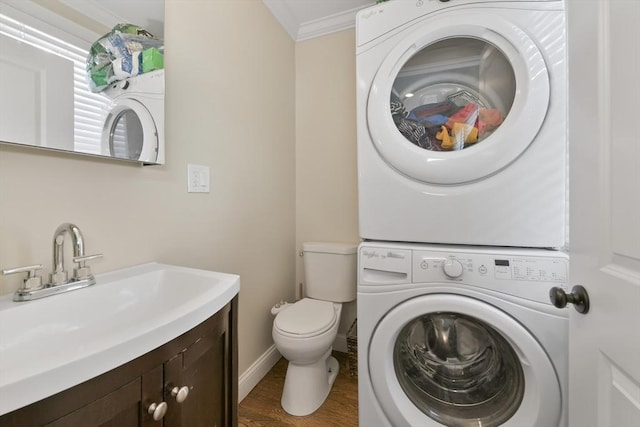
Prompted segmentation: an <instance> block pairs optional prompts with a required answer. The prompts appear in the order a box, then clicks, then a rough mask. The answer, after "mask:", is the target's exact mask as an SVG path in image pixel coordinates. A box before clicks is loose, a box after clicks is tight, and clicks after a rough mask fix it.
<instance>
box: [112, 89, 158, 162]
mask: <svg viewBox="0 0 640 427" xmlns="http://www.w3.org/2000/svg"><path fill="white" fill-rule="evenodd" d="M158 145H159V138H158V129H157V128H156V124H155V122H154V120H153V117H152V115H151V113H150V112H149V110H147V108H146V107H145V106H144V105H143V104H142V103H141V102H139V101H137V100H135V99H131V98H121V99H117V100H115V101H114V104H113V106H112V107H111V110H110V111H109V114H108V115H107V118H106V119H105V123H104V127H103V130H102V146H103V150H108V154H109V155H110V156H112V157H117V158H120V159H128V160H137V161H141V162H145V163H155V162H156V161H157V158H158Z"/></svg>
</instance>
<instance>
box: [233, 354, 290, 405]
mask: <svg viewBox="0 0 640 427" xmlns="http://www.w3.org/2000/svg"><path fill="white" fill-rule="evenodd" d="M281 357H282V356H281V355H280V352H278V349H276V345H275V344H273V345H272V346H271V347H269V348H268V349H267V351H265V352H264V353H263V354H262V356H260V357H259V358H258V360H256V361H255V362H253V364H252V365H251V366H249V368H248V369H247V370H246V371H244V372H243V373H242V375H240V378H238V402H242V400H243V399H244V398H245V397H247V395H248V394H249V393H250V392H251V390H253V388H254V387H255V386H256V385H257V384H258V383H259V382H260V380H261V379H262V378H264V376H265V375H267V373H269V371H270V370H271V368H273V366H274V365H275V364H276V363H278V360H280V358H281Z"/></svg>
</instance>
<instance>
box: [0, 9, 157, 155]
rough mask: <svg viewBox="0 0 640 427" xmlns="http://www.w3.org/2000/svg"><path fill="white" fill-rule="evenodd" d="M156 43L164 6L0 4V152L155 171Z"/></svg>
mask: <svg viewBox="0 0 640 427" xmlns="http://www.w3.org/2000/svg"><path fill="white" fill-rule="evenodd" d="M123 23H127V24H134V26H132V27H126V29H125V27H121V26H119V27H118V31H121V33H120V32H118V33H117V34H116V37H114V38H109V39H108V40H107V39H105V38H104V37H103V36H105V35H107V34H108V33H110V32H111V31H112V29H113V30H114V31H115V27H116V25H118V24H123ZM143 30H144V31H143ZM111 34H114V33H113V32H112V33H111ZM99 39H100V40H101V42H100V43H101V44H100V46H98V48H99V51H96V50H94V51H92V56H91V60H92V61H90V63H91V64H92V67H91V74H90V77H89V76H88V73H87V68H88V67H87V59H88V57H89V52H90V50H91V47H92V45H93V44H94V43H95V42H96V41H98V40H99ZM163 39H164V0H0V143H9V144H20V145H27V146H31V147H37V148H44V149H53V150H62V151H65V152H74V153H79V154H84V155H94V156H102V157H108V158H113V159H120V160H128V161H135V162H139V163H142V164H164V160H165V153H164V63H163V59H164V55H163V53H164V46H163V42H162V40H163ZM114 40H117V41H120V40H123V42H122V44H120V42H116V41H114ZM95 46H97V45H95ZM103 48H104V49H103ZM105 52H106V53H105ZM120 52H124V53H123V54H122V55H120ZM105 58H106V60H105ZM96 64H98V65H96ZM104 70H107V71H104Z"/></svg>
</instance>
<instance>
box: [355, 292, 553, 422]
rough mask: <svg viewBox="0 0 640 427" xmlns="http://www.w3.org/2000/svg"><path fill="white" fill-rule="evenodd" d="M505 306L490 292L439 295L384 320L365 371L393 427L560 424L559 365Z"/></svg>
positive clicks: (412, 301) (375, 334)
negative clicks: (557, 372) (400, 426)
mask: <svg viewBox="0 0 640 427" xmlns="http://www.w3.org/2000/svg"><path fill="white" fill-rule="evenodd" d="M446 287H447V288H450V286H449V285H446ZM441 289H445V287H443V288H441ZM458 291H459V292H465V291H464V290H458ZM440 292H442V291H440ZM473 294H474V295H477V294H475V293H473ZM501 304H503V305H504V304H505V302H504V301H501V300H500V299H498V298H493V297H491V296H488V295H485V296H483V300H479V299H476V298H474V297H471V296H465V295H464V294H457V293H456V294H450V293H444V292H443V293H433V294H426V295H421V296H417V297H414V298H411V299H408V300H406V301H404V302H402V303H400V304H397V305H394V306H393V308H391V309H390V310H389V312H388V313H387V314H386V315H385V316H384V317H383V318H382V319H380V321H379V322H378V323H377V325H376V328H375V330H374V332H373V335H372V336H371V339H370V341H369V343H368V352H367V355H366V357H367V361H368V365H367V373H366V374H367V375H368V376H367V379H368V380H370V383H371V387H372V388H373V391H374V393H375V396H376V399H377V403H378V404H379V405H380V407H381V409H382V411H383V412H384V413H385V415H386V416H387V418H388V420H389V423H390V424H391V425H420V426H425V427H431V426H441V425H446V426H450V427H487V426H499V425H500V426H505V427H521V426H552V425H553V426H555V425H558V421H559V420H560V416H561V408H562V404H563V402H562V397H561V394H560V384H559V381H558V377H557V375H556V371H555V368H554V366H553V364H552V363H551V360H550V359H549V357H548V356H547V353H546V351H545V349H544V348H542V347H541V345H540V343H539V342H538V340H537V339H536V337H534V336H532V335H531V333H530V332H529V330H528V329H526V327H525V326H523V325H521V324H520V323H519V322H518V321H517V320H516V319H514V317H512V314H513V313H512V314H508V313H506V312H504V311H502V310H501V309H498V308H497V307H499V306H500V305H501ZM523 310H525V311H526V310H527V309H524V308H523Z"/></svg>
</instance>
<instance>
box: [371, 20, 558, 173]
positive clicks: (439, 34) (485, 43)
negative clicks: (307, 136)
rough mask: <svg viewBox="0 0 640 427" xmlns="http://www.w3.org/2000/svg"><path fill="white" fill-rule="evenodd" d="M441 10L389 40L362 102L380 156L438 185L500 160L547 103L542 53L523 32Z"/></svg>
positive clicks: (521, 144) (513, 153) (534, 125)
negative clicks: (443, 14)
mask: <svg viewBox="0 0 640 427" xmlns="http://www.w3.org/2000/svg"><path fill="white" fill-rule="evenodd" d="M447 15H448V18H450V19H446V20H443V19H436V18H428V19H425V20H424V21H422V22H420V23H419V24H417V25H416V28H417V29H416V30H414V31H413V32H412V33H408V34H407V36H406V37H404V39H402V40H400V41H399V42H398V43H397V44H396V46H395V47H393V48H392V49H391V51H390V52H389V53H388V55H387V56H386V57H385V58H384V60H383V61H382V64H381V65H380V67H379V69H378V71H377V73H376V75H375V77H374V79H373V83H372V85H371V89H370V92H369V99H368V101H367V126H368V129H369V135H370V137H371V141H372V143H373V145H374V146H375V148H376V150H377V151H378V153H379V154H380V156H381V157H382V158H383V159H384V160H385V162H387V163H388V164H389V165H391V166H392V167H393V168H395V169H396V170H397V171H399V172H400V173H401V174H403V175H405V176H407V177H409V178H412V179H415V180H417V181H421V182H424V183H429V184H439V185H449V184H464V183H468V182H472V181H476V180H479V179H483V178H486V177H488V176H491V175H493V174H495V173H497V172H499V171H500V170H501V169H503V168H505V167H507V166H508V165H509V164H510V163H512V162H513V161H514V160H516V159H517V158H518V157H519V156H520V155H521V154H522V153H523V152H524V151H525V150H526V149H527V147H528V146H529V145H530V144H531V143H532V142H533V141H534V139H535V137H536V135H537V133H538V131H539V130H540V127H541V126H542V123H543V122H544V118H545V116H546V114H547V109H548V106H549V76H548V72H547V67H546V64H545V61H544V57H543V56H542V54H541V52H540V51H539V49H538V47H537V46H536V44H535V43H534V42H533V41H532V40H531V38H529V36H528V35H527V34H526V33H525V32H523V31H521V30H520V29H518V28H517V27H516V26H514V25H513V24H512V23H510V22H507V21H506V20H503V19H502V18H500V17H498V16H495V15H488V14H483V13H474V14H469V13H463V12H459V13H454V12H450V13H448V14H447ZM451 22H454V24H451ZM479 23H482V24H479Z"/></svg>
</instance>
